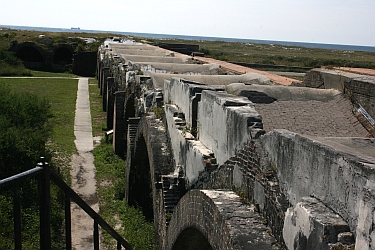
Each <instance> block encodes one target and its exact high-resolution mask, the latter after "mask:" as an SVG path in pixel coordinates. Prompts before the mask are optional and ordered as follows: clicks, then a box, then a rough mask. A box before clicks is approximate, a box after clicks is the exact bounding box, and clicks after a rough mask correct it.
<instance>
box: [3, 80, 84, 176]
mask: <svg viewBox="0 0 375 250" xmlns="http://www.w3.org/2000/svg"><path fill="white" fill-rule="evenodd" d="M53 76H54V75H53ZM2 83H4V84H6V85H8V86H10V87H11V88H12V89H13V90H14V91H26V92H31V93H34V94H37V95H38V96H40V97H42V98H47V99H48V100H49V102H50V104H51V108H52V112H53V118H52V120H51V124H52V126H53V132H52V136H51V140H50V143H49V145H48V148H49V150H50V151H51V152H52V156H53V162H52V164H54V165H56V166H59V167H60V168H62V169H64V168H65V167H67V166H68V165H69V163H70V160H71V155H72V154H73V153H75V152H76V149H75V145H74V139H75V137H74V116H75V104H76V103H75V100H76V96H77V88H78V85H77V83H78V80H77V79H43V78H42V79H39V78H0V84H2ZM62 166H64V167H62Z"/></svg>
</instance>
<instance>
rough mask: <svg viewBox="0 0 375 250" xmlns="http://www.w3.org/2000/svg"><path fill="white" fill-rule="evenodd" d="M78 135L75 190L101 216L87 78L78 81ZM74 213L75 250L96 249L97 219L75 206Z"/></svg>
mask: <svg viewBox="0 0 375 250" xmlns="http://www.w3.org/2000/svg"><path fill="white" fill-rule="evenodd" d="M74 135H75V137H76V139H75V141H74V142H75V145H76V149H77V154H75V155H73V156H72V162H71V176H72V188H73V190H74V191H75V192H76V193H78V194H79V196H80V197H81V198H82V199H83V200H84V201H86V203H88V204H89V205H90V206H91V208H92V209H94V210H95V211H96V212H98V211H99V204H98V197H97V195H96V180H95V166H94V156H93V154H92V151H93V149H94V143H93V137H92V126H91V114H90V101H89V92H88V79H87V78H80V79H79V81H78V91H77V101H76V114H75V119H74ZM71 211H72V215H71V216H72V247H73V249H75V250H79V249H94V242H93V229H94V228H93V225H94V221H93V219H92V218H91V217H90V216H89V215H87V214H86V213H85V212H84V211H83V210H82V209H81V208H80V207H79V206H78V205H77V204H75V203H73V202H72V204H71Z"/></svg>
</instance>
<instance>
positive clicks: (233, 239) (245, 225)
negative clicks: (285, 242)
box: [163, 190, 275, 250]
mask: <svg viewBox="0 0 375 250" xmlns="http://www.w3.org/2000/svg"><path fill="white" fill-rule="evenodd" d="M261 221H262V219H261V217H260V216H259V215H258V214H257V213H256V212H254V211H253V209H252V207H251V206H250V205H246V204H243V203H242V202H241V201H240V197H239V196H238V195H236V194H235V193H234V192H232V191H229V190H191V191H190V192H188V193H187V194H186V195H185V196H183V197H182V198H181V200H180V202H179V203H178V205H177V206H176V207H175V210H174V212H173V215H172V219H171V221H170V224H169V227H168V232H167V237H166V240H165V242H164V244H163V249H164V250H171V249H172V250H174V249H182V250H183V249H197V250H198V248H196V243H197V242H196V241H198V240H199V241H201V242H200V243H201V244H206V246H208V249H210V248H209V247H211V248H212V249H218V250H221V249H223V250H224V249H225V250H229V249H275V248H274V244H275V239H274V238H273V237H272V236H270V234H269V232H270V230H269V229H268V228H267V227H266V226H265V225H263V224H262V223H261ZM197 231H198V232H199V233H198V232H197ZM202 236H204V237H203V238H202ZM207 244H208V245H207Z"/></svg>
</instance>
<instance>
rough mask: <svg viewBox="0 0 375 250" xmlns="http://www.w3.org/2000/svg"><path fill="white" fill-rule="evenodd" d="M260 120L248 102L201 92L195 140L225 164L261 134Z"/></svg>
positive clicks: (227, 95) (218, 93)
mask: <svg viewBox="0 0 375 250" xmlns="http://www.w3.org/2000/svg"><path fill="white" fill-rule="evenodd" d="M262 128H263V124H262V118H261V116H260V115H259V114H258V113H257V112H256V110H255V109H254V105H253V103H252V102H250V101H249V100H248V99H247V98H244V97H239V96H233V95H230V94H226V93H223V92H214V91H207V90H205V91H203V92H202V96H201V101H200V103H199V106H198V138H199V140H200V141H201V142H202V143H203V144H204V145H205V146H206V147H208V148H210V149H211V150H212V151H213V152H214V153H215V155H216V156H217V160H218V164H220V165H221V164H224V162H225V161H226V160H228V159H229V158H230V157H231V156H234V155H235V153H236V151H237V150H239V149H241V148H242V147H243V146H244V144H245V143H246V142H247V141H250V140H253V139H255V138H257V137H258V136H259V133H260V132H262Z"/></svg>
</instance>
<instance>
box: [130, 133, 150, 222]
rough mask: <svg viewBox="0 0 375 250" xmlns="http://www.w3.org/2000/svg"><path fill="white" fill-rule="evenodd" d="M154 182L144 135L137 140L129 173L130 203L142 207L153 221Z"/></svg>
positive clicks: (147, 217) (144, 212)
mask: <svg viewBox="0 0 375 250" xmlns="http://www.w3.org/2000/svg"><path fill="white" fill-rule="evenodd" d="M151 185H152V182H151V172H150V162H149V158H148V152H147V146H146V142H145V139H144V138H143V137H141V138H139V139H138V141H137V146H136V149H135V155H134V158H133V159H132V163H131V166H130V173H129V183H128V185H127V186H128V192H129V198H128V203H129V205H131V206H134V207H139V208H140V209H142V212H143V215H144V216H145V217H146V219H147V220H149V221H153V219H154V212H153V206H152V186H151Z"/></svg>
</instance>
